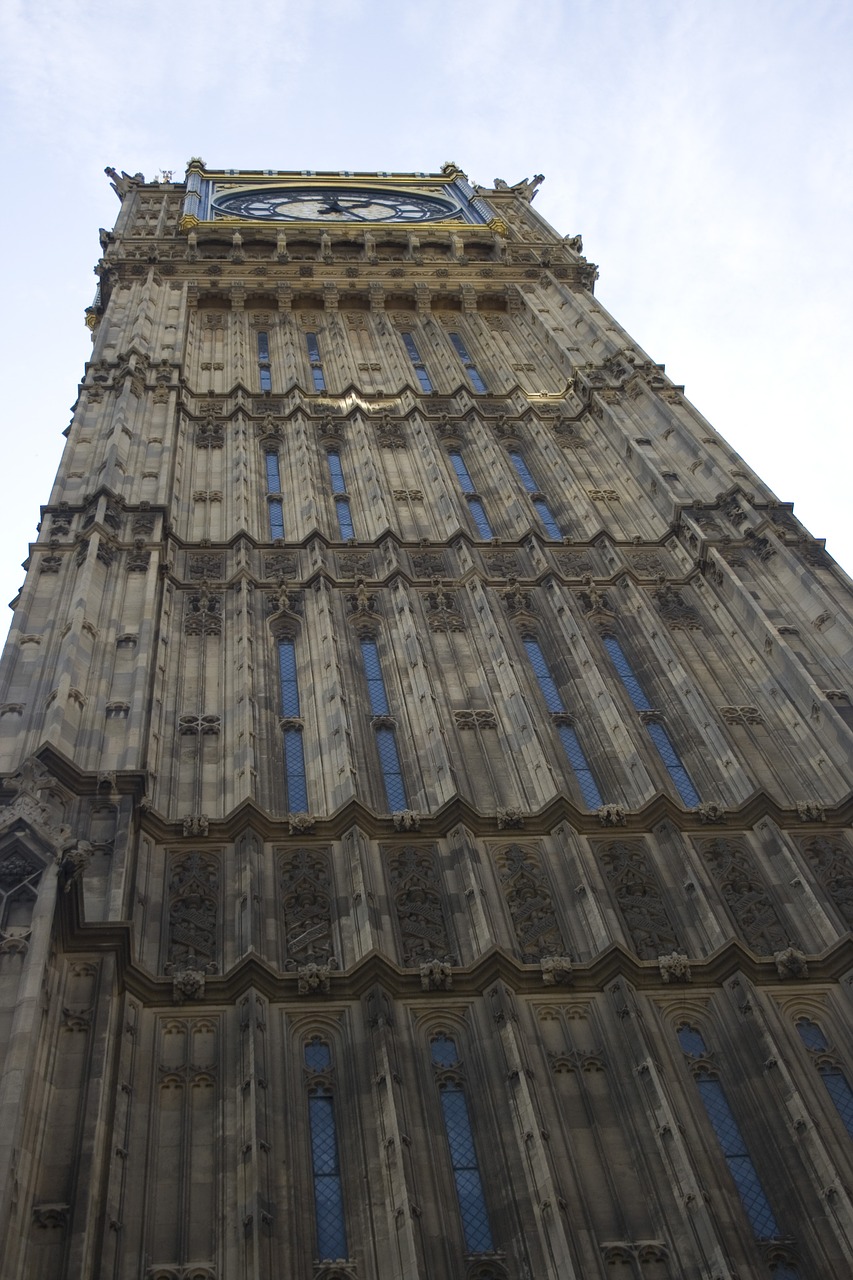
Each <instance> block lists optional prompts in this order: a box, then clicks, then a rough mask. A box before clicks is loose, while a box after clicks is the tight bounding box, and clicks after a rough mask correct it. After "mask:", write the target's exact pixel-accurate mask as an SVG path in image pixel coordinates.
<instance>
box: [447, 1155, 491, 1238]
mask: <svg viewBox="0 0 853 1280" xmlns="http://www.w3.org/2000/svg"><path fill="white" fill-rule="evenodd" d="M453 1178H454V1181H455V1183H456V1195H457V1196H458V1198H459V1212H460V1214H461V1216H462V1232H463V1234H464V1236H465V1247H466V1249H467V1250H468V1252H469V1253H491V1252H492V1250H493V1249H494V1245H493V1243H492V1232H491V1228H490V1227H489V1215H488V1213H487V1212H486V1199H485V1196H484V1195H483V1184H482V1182H481V1180H480V1172H479V1170H478V1169H455V1170H454V1172H453Z"/></svg>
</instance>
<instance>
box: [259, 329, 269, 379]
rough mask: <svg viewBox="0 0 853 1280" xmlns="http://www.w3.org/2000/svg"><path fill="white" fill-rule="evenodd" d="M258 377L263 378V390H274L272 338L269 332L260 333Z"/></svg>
mask: <svg viewBox="0 0 853 1280" xmlns="http://www.w3.org/2000/svg"><path fill="white" fill-rule="evenodd" d="M258 377H259V378H260V380H261V391H272V373H271V371H270V339H269V334H268V333H259V334H258Z"/></svg>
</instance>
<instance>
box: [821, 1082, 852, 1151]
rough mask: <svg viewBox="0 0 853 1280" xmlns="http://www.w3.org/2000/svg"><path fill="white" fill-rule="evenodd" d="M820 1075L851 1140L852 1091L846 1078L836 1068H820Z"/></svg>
mask: <svg viewBox="0 0 853 1280" xmlns="http://www.w3.org/2000/svg"><path fill="white" fill-rule="evenodd" d="M820 1074H821V1075H822V1076H823V1083H824V1084H825V1085H826V1088H827V1092H828V1093H829V1096H830V1098H832V1101H833V1102H834V1103H835V1109H836V1111H837V1112H838V1114H839V1116H840V1117H841V1120H842V1122H843V1124H844V1127H845V1129H846V1130H847V1132H848V1133H849V1134H850V1137H851V1138H853V1089H851V1088H850V1084H849V1082H848V1080H847V1077H846V1076H845V1075H844V1073H843V1072H842V1071H839V1069H838V1068H837V1067H821V1068H820Z"/></svg>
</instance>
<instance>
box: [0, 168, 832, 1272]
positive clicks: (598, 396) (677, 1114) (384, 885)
mask: <svg viewBox="0 0 853 1280" xmlns="http://www.w3.org/2000/svg"><path fill="white" fill-rule="evenodd" d="M108 172H109V173H110V175H111V177H112V179H113V185H114V187H115V190H116V192H117V194H118V196H119V199H120V202H121V203H120V210H119V216H118V220H117V222H116V225H115V228H114V229H113V230H112V231H102V232H101V243H102V254H103V256H102V258H101V260H100V262H99V264H98V268H97V270H98V274H99V277H100V289H99V292H98V295H97V297H96V299H95V301H94V303H93V304H92V306H91V307H89V308H88V310H87V312H86V319H87V323H88V324H89V325H90V327H91V329H92V336H93V341H94V349H93V352H92V359H91V361H90V362H89V363H88V364H87V366H86V370H85V374H84V377H83V381H82V382H81V384H80V388H79V396H78V399H77V403H76V405H75V408H74V412H73V419H72V422H71V425H70V428H69V430H68V443H67V445H66V448H65V453H64V456H63V459H62V462H61V465H60V469H59V474H58V476H57V479H56V482H55V485H54V488H53V491H52V493H51V495H50V500H49V502H48V504H47V506H46V507H45V508H44V514H43V520H42V524H41V527H40V532H39V535H38V539H37V541H36V542H35V543H34V544H33V546H32V548H31V554H30V558H29V560H28V562H27V575H26V581H25V583H24V586H23V588H22V591H21V594H20V596H19V598H18V599H17V601H15V604H14V607H15V621H14V625H13V628H12V632H11V636H10V639H9V643H8V647H7V649H6V652H5V656H4V660H3V667H2V686H0V724H1V725H2V730H3V735H2V744H3V745H2V758H0V768H2V770H3V773H2V789H0V913H2V914H0V1028H2V1030H1V1031H0V1170H2V1177H3V1179H4V1183H5V1186H4V1191H3V1195H2V1197H0V1214H2V1226H0V1240H2V1244H0V1274H1V1275H2V1276H3V1278H4V1280H60V1278H66V1277H67V1278H68V1280H80V1278H85V1280H273V1278H275V1280H283V1278H285V1277H286V1278H287V1280H297V1278H298V1280H303V1278H307V1280H533V1278H534V1277H535V1280H543V1278H546V1277H547V1278H548V1280H590V1278H596V1277H597V1278H599V1280H604V1277H613V1276H618V1277H624V1278H625V1280H681V1278H682V1277H695V1278H696V1280H735V1277H739V1278H740V1280H747V1278H752V1277H764V1276H772V1275H775V1276H776V1278H777V1280H810V1278H814V1280H817V1278H818V1277H820V1278H821V1280H824V1278H825V1277H828V1276H832V1275H835V1276H841V1275H846V1274H848V1273H849V1266H850V1259H851V1257H853V1206H851V1192H850V1188H851V1186H853V1166H851V1134H853V1038H851V1016H850V1013H851V1008H850V1001H851V995H850V986H849V980H850V974H851V971H853V947H851V937H850V932H849V931H850V929H851V926H853V863H851V846H850V830H849V829H850V825H851V820H853V794H851V752H852V751H853V708H851V695H853V684H851V637H853V597H851V586H850V582H849V581H848V579H847V578H846V577H845V575H844V574H843V573H842V572H841V571H840V570H839V568H838V566H837V565H836V564H835V563H834V562H833V561H832V560H831V559H830V558H829V556H828V555H827V554H826V552H825V549H824V547H823V544H822V542H821V541H819V540H817V539H815V538H814V537H812V536H811V535H810V533H809V532H808V531H807V530H806V529H804V528H803V527H802V525H801V524H800V523H799V521H798V520H797V519H796V517H795V516H794V514H793V508H792V507H791V505H790V504H789V503H785V502H780V501H779V500H778V499H777V498H776V497H775V496H774V495H773V494H772V493H771V492H770V490H769V489H768V488H767V486H766V485H765V484H763V483H762V481H761V480H760V479H759V477H758V476H756V475H755V474H754V472H753V471H751V470H750V468H749V466H748V465H747V464H745V463H744V462H743V461H742V460H741V459H740V458H739V457H738V456H737V455H736V454H734V453H733V452H732V450H731V449H730V448H729V447H728V445H727V444H726V443H725V441H724V440H723V439H722V438H721V437H720V436H719V435H718V434H717V433H716V431H715V430H714V429H713V428H712V427H711V426H710V425H709V424H708V423H707V422H706V421H705V420H704V419H703V418H702V416H701V414H700V413H699V412H698V411H697V410H696V409H695V408H694V407H693V406H692V405H691V404H690V403H689V402H688V401H687V400H686V399H685V397H684V394H683V389H682V388H681V387H678V386H675V385H674V384H673V383H672V382H671V381H670V380H669V378H668V377H667V376H666V373H665V371H664V368H663V366H662V365H658V364H655V363H653V362H652V361H651V360H650V359H649V358H648V357H647V356H646V355H645V354H644V352H643V351H642V350H640V349H639V347H638V346H637V345H636V343H635V342H634V341H633V340H632V339H631V337H630V336H629V335H628V334H627V333H626V332H625V331H624V330H623V329H622V328H621V327H620V326H619V324H618V323H617V322H616V321H615V320H614V319H613V318H612V317H611V316H610V315H609V314H608V313H607V312H606V311H605V310H604V309H603V308H602V307H601V306H600V305H599V303H598V302H597V301H596V298H595V296H594V293H593V286H594V282H595V279H596V274H597V273H596V269H595V267H594V266H593V265H592V264H590V263H589V262H587V261H586V259H585V258H584V256H583V247H582V243H581V239H580V237H579V236H569V237H563V236H561V235H560V234H558V233H557V232H555V231H554V230H553V229H552V228H551V227H550V226H549V225H548V224H547V223H546V222H545V221H544V220H543V219H542V218H541V217H539V216H538V214H537V213H536V210H535V207H534V204H533V203H532V201H533V197H534V195H535V193H536V188H537V186H538V183H539V182H540V181H541V179H540V178H539V176H537V177H536V178H534V179H533V180H531V181H526V180H525V181H523V182H519V183H516V184H515V185H510V184H509V183H507V182H503V181H500V180H496V181H495V183H494V186H493V187H488V188H486V187H480V186H476V185H473V184H472V183H471V182H469V180H468V178H467V177H466V176H465V174H464V173H463V172H462V171H461V170H460V169H459V168H458V167H457V166H456V165H454V164H446V165H445V166H443V168H442V169H441V171H440V172H438V173H434V174H423V173H417V174H387V173H378V174H377V173H357V174H353V173H308V172H300V173H297V172H272V171H268V172H245V171H237V170H228V171H214V170H211V169H208V168H207V167H206V166H205V164H204V163H203V162H202V161H200V160H197V159H195V160H192V161H191V162H190V163H189V165H188V168H187V171H186V175H185V179H184V181H183V182H173V181H171V180H169V181H158V182H146V181H145V179H144V178H143V176H142V175H141V174H136V175H133V176H130V175H128V174H124V173H123V174H118V173H116V172H115V171H113V170H110V171H108Z"/></svg>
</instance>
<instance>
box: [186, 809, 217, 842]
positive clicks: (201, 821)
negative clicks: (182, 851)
mask: <svg viewBox="0 0 853 1280" xmlns="http://www.w3.org/2000/svg"><path fill="white" fill-rule="evenodd" d="M209 825H210V824H209V822H208V818H207V814H206V813H190V814H187V816H186V818H184V820H183V822H182V824H181V826H182V829H183V834H184V836H185V837H186V836H206V835H207V832H208V827H209Z"/></svg>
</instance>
